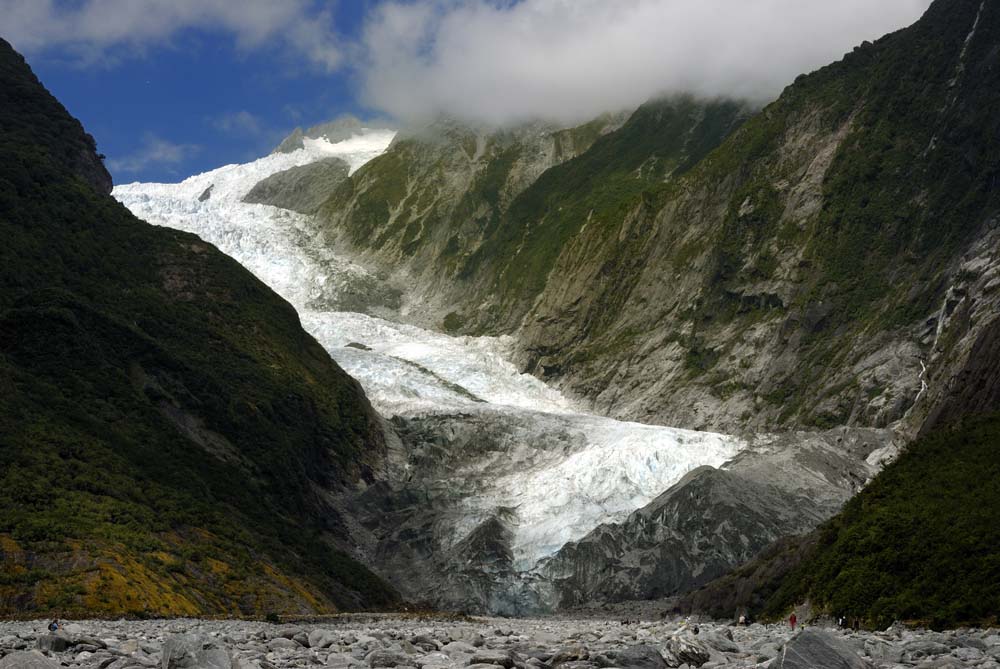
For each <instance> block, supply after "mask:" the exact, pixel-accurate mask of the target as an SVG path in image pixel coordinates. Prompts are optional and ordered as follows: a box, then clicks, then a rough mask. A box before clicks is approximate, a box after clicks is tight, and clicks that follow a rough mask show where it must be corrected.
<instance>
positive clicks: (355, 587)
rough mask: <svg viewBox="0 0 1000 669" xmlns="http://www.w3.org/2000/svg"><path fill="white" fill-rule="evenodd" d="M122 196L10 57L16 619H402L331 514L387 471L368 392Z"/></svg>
mask: <svg viewBox="0 0 1000 669" xmlns="http://www.w3.org/2000/svg"><path fill="white" fill-rule="evenodd" d="M110 190H111V178H110V176H109V175H108V173H107V171H106V170H105V169H104V167H103V165H102V164H101V160H100V158H99V156H98V155H97V154H96V151H95V145H94V140H93V138H92V137H90V136H89V135H87V134H86V133H85V132H84V130H83V128H82V127H81V126H80V124H79V122H77V121H76V120H75V119H73V118H72V117H71V116H70V115H69V114H68V113H67V112H66V110H65V109H64V108H63V107H62V106H61V105H60V104H59V102H58V101H57V100H55V98H53V97H52V96H51V95H50V94H49V93H48V92H47V91H46V90H45V89H44V88H43V87H42V85H41V84H40V83H39V81H38V80H37V78H36V77H35V76H34V74H32V72H31V70H30V68H29V67H28V66H27V64H26V63H25V62H24V60H23V58H21V57H20V56H19V55H18V54H17V53H16V52H14V50H13V49H12V48H11V47H10V45H9V44H7V43H6V42H3V41H0V236H2V238H3V240H4V241H3V244H2V245H0V389H2V391H0V615H13V614H18V615H41V614H42V613H43V612H48V611H53V610H60V611H63V612H65V613H66V614H71V613H72V612H83V611H86V612H87V613H88V614H122V613H129V612H132V613H143V614H164V615H167V614H169V615H197V614H218V613H228V614H241V613H244V614H250V613H258V614H260V613H263V612H267V611H298V612H311V611H312V612H316V611H333V610H337V609H341V608H357V607H379V606H384V605H387V604H389V603H391V602H393V601H395V597H396V596H395V594H394V593H393V591H392V590H391V589H390V588H389V587H388V586H386V585H385V584H384V583H383V582H382V581H381V580H380V579H378V578H377V577H376V576H374V575H373V574H372V573H371V572H369V571H368V570H367V569H366V568H365V567H363V566H362V565H361V564H359V563H357V562H356V561H354V560H353V559H352V558H350V557H349V556H348V554H347V553H346V552H345V550H349V548H350V544H351V542H350V537H349V535H348V532H347V531H346V529H345V527H344V526H343V524H342V523H341V522H340V519H339V517H338V516H337V514H336V513H335V512H334V511H333V509H332V507H331V505H330V504H329V503H328V500H327V497H328V494H329V493H330V492H331V491H334V490H339V489H342V488H343V487H344V486H350V485H353V484H354V482H357V481H360V480H361V479H364V478H370V475H371V473H372V471H373V470H374V468H377V467H378V466H379V463H380V462H381V458H382V457H383V454H384V448H385V442H384V435H383V432H382V429H381V426H380V424H379V421H378V418H377V416H376V415H375V413H374V412H373V411H372V409H371V407H370V405H369V403H368V401H367V399H366V398H365V396H364V393H363V392H362V390H361V387H360V386H359V385H358V384H357V383H356V382H355V381H354V380H353V379H351V378H350V377H349V376H348V375H347V374H345V373H344V372H343V371H342V370H341V369H340V368H339V367H338V366H337V365H336V364H335V363H333V362H332V361H331V360H330V358H329V356H328V355H327V354H326V352H325V351H324V350H323V349H322V348H321V347H320V346H319V345H318V344H317V343H316V342H315V341H314V340H313V339H312V338H311V337H310V336H309V335H307V334H306V333H305V332H304V331H303V330H302V328H301V326H300V324H299V320H298V317H297V316H296V314H295V312H294V310H293V309H292V308H291V307H290V306H289V305H288V304H287V303H286V302H285V301H284V300H282V299H281V298H279V297H278V296H277V295H275V294H274V293H273V292H272V291H271V290H270V289H268V288H267V287H266V286H264V285H263V284H262V283H261V282H260V281H258V280H257V279H255V278H254V277H253V276H252V275H251V274H250V273H249V272H247V271H246V270H244V269H243V268H242V267H240V266H239V265H238V264H237V263H236V262H235V261H233V260H231V259H230V258H228V257H226V256H224V255H223V254H221V253H220V252H218V251H217V250H216V249H215V248H214V247H213V246H211V245H209V244H206V243H204V242H202V241H201V240H200V239H198V238H197V237H195V236H194V235H190V234H185V233H181V232H177V231H174V230H168V229H164V228H157V227H154V226H151V225H148V224H146V223H144V222H142V221H139V220H138V219H136V218H134V217H133V216H132V215H131V214H130V213H129V212H128V211H127V210H126V209H125V208H124V207H123V206H121V205H120V204H119V203H117V202H116V201H115V200H113V199H112V198H111V197H110V196H109V194H108V193H109V192H110Z"/></svg>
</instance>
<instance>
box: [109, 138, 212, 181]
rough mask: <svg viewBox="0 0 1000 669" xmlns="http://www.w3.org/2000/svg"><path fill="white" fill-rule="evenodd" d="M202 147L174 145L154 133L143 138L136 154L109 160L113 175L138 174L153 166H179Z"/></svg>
mask: <svg viewBox="0 0 1000 669" xmlns="http://www.w3.org/2000/svg"><path fill="white" fill-rule="evenodd" d="M200 150H201V147H199V146H197V145H195V144H174V143H173V142H169V141H167V140H165V139H162V138H160V137H158V136H156V135H154V134H152V133H147V134H146V136H145V137H144V138H143V142H142V146H141V147H140V148H139V149H138V150H136V151H135V152H134V153H132V154H130V155H127V156H122V157H120V158H111V159H109V160H108V169H109V170H111V172H112V173H113V174H136V173H138V172H142V171H143V170H145V169H146V168H148V167H153V166H168V167H169V166H179V165H180V164H181V163H182V162H184V161H185V160H186V159H187V158H189V157H190V156H192V155H194V154H196V153H198V151H200Z"/></svg>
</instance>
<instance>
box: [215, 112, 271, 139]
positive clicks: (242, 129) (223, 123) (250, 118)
mask: <svg viewBox="0 0 1000 669" xmlns="http://www.w3.org/2000/svg"><path fill="white" fill-rule="evenodd" d="M210 121H211V124H212V126H213V127H214V128H215V129H217V130H221V131H222V132H224V133H227V134H230V135H247V136H250V137H256V136H257V135H260V134H262V133H263V132H264V126H263V124H262V123H261V121H260V119H258V118H257V117H256V116H254V115H253V114H251V113H250V112H248V111H247V110H245V109H242V110H240V111H238V112H232V113H229V114H222V115H221V116H218V117H216V118H213V119H210Z"/></svg>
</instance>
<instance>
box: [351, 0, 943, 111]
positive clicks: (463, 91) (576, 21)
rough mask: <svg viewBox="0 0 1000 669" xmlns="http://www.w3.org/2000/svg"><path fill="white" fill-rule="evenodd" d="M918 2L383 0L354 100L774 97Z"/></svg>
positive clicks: (583, 102) (395, 106)
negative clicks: (681, 94) (360, 94)
mask: <svg viewBox="0 0 1000 669" xmlns="http://www.w3.org/2000/svg"><path fill="white" fill-rule="evenodd" d="M929 4H930V0H523V1H522V2H518V3H512V2H509V1H501V0H430V1H429V2H422V3H418V4H413V3H409V2H400V1H398V0H392V1H390V2H387V3H385V4H383V5H382V6H380V7H379V8H377V9H376V10H375V11H374V12H373V14H372V16H371V17H370V19H369V21H368V24H367V28H366V31H365V34H364V38H363V41H364V45H363V53H364V56H363V62H362V63H361V66H360V67H361V80H362V82H363V94H364V96H365V99H366V102H368V103H369V104H371V105H373V106H375V107H377V108H380V109H383V110H385V111H387V112H389V113H391V114H394V115H396V116H399V117H402V118H413V117H418V118H419V117H428V116H432V115H434V114H437V113H441V112H444V113H450V114H454V115H457V116H460V117H467V118H472V119H477V120H487V121H493V122H506V121H517V120H523V119H530V118H558V119H563V120H567V121H572V120H580V119H585V118H590V117H593V116H595V115H597V114H599V113H600V112H603V111H608V110H616V109H624V108H632V107H635V106H637V105H639V104H641V103H642V102H644V101H645V100H647V99H649V98H650V97H653V96H656V95H658V94H663V93H674V92H689V93H694V94H697V95H702V96H708V97H715V96H738V97H742V98H747V99H751V100H755V101H759V102H763V101H767V100H769V99H771V98H773V97H774V96H776V95H777V94H778V93H779V92H780V91H781V89H782V88H783V87H784V86H785V85H787V84H788V83H790V82H791V81H792V80H793V79H794V78H795V77H796V76H797V75H798V74H801V73H802V72H807V71H811V70H813V69H815V68H817V67H820V66H822V65H825V64H827V63H829V62H832V61H834V60H836V59H838V58H839V57H840V56H841V55H843V54H844V53H845V52H847V51H849V50H850V49H851V48H852V47H853V46H855V45H857V44H859V43H861V42H862V41H864V40H874V39H877V38H878V37H881V36H882V35H883V34H885V33H887V32H891V31H893V30H896V29H898V28H902V27H904V26H906V25H908V24H910V23H912V22H913V21H915V20H916V19H917V18H919V16H920V15H921V13H922V12H923V11H924V10H925V9H926V8H927V7H928V6H929Z"/></svg>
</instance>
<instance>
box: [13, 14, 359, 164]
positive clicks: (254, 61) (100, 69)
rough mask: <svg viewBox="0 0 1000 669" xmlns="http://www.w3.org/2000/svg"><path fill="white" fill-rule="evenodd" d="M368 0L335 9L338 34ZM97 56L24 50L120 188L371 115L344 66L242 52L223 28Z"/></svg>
mask: <svg viewBox="0 0 1000 669" xmlns="http://www.w3.org/2000/svg"><path fill="white" fill-rule="evenodd" d="M365 4H366V3H362V2H341V3H337V4H336V6H335V9H336V12H335V13H334V15H333V25H335V26H337V28H336V29H337V30H338V32H339V31H357V30H359V28H360V22H361V19H362V17H363V16H364V15H365V13H366V11H367V10H366V8H365V6H364V5H365ZM103 56H104V57H103V58H102V59H101V60H99V61H97V62H89V60H88V59H86V58H81V55H80V53H79V50H78V48H76V47H75V46H74V45H57V46H54V47H50V48H46V49H42V50H39V51H37V52H29V53H28V54H27V57H28V60H29V63H30V64H31V66H32V68H33V69H34V71H35V73H36V74H37V75H38V77H39V78H40V79H41V80H42V82H43V83H44V84H45V86H46V87H47V88H48V89H49V90H50V91H51V92H52V93H53V94H54V95H55V96H56V97H57V98H59V100H60V101H62V103H63V104H64V105H65V106H66V107H67V108H68V109H69V111H70V112H71V113H72V114H73V115H74V116H76V117H77V118H79V119H80V120H81V121H82V122H83V124H84V126H85V127H86V128H87V129H88V130H89V131H90V132H91V134H93V135H94V137H95V138H96V139H97V143H98V149H99V150H100V151H101V152H102V153H104V154H105V155H107V157H108V159H107V165H108V167H109V169H111V171H112V173H113V175H114V177H115V182H116V183H126V182H129V181H137V180H138V181H177V180H179V179H182V178H184V177H186V176H189V175H191V174H195V173H198V172H203V171H206V170H209V169H212V168H214V167H218V166H219V165H223V164H227V163H232V162H246V161H248V160H251V159H253V158H256V157H259V156H260V155H263V154H265V153H267V152H268V151H270V150H271V149H272V148H273V147H274V146H275V145H276V144H277V143H278V142H280V141H281V139H282V138H283V137H284V136H285V135H286V134H287V133H288V132H290V131H291V130H292V129H293V128H294V127H296V126H299V125H302V126H309V125H313V124H316V123H320V122H322V121H326V120H329V119H331V118H334V117H336V116H339V115H340V114H343V113H352V114H355V115H359V116H361V117H362V118H366V117H369V116H372V115H375V114H374V113H373V112H372V111H371V110H368V109H366V108H365V107H364V106H363V105H360V104H358V103H357V102H356V100H357V95H356V90H355V88H356V87H355V83H354V81H353V79H354V77H353V74H352V72H351V71H350V70H348V69H338V70H336V71H333V72H330V71H327V70H326V69H324V68H322V67H318V66H317V65H316V64H315V63H311V62H308V60H307V59H303V58H302V57H301V55H300V54H298V53H297V52H295V51H294V50H289V49H288V48H287V47H286V46H285V45H282V44H273V45H266V44H265V45H260V46H258V47H255V48H252V49H247V48H240V47H239V46H238V45H237V42H236V39H234V36H233V35H232V33H231V32H229V31H225V30H220V29H212V28H201V27H197V26H192V27H185V28H182V29H180V30H178V31H177V32H175V33H173V34H171V35H170V38H169V41H167V42H163V43H159V44H156V45H154V46H153V47H150V48H146V49H141V50H140V49H134V48H131V47H124V48H119V49H113V50H112V52H111V53H109V54H103Z"/></svg>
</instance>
